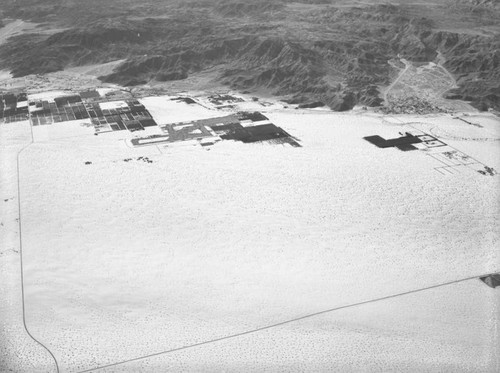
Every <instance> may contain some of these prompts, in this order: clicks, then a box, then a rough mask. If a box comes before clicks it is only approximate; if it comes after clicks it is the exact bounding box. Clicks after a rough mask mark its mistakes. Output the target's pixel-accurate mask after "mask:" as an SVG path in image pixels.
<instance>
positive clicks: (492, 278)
mask: <svg viewBox="0 0 500 373" xmlns="http://www.w3.org/2000/svg"><path fill="white" fill-rule="evenodd" d="M480 280H481V281H482V282H484V283H485V284H486V285H488V286H489V287H491V288H496V287H497V286H500V273H492V274H491V275H488V276H484V277H480Z"/></svg>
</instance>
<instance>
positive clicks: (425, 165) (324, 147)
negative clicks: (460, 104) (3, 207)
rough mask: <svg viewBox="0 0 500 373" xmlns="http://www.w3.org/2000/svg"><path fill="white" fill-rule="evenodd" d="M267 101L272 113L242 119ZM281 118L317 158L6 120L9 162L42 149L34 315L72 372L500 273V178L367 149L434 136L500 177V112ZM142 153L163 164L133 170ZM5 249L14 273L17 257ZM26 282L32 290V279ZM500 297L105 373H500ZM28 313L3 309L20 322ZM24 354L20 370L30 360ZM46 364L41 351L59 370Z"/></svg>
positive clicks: (36, 174) (317, 113) (296, 327)
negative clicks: (297, 372)
mask: <svg viewBox="0 0 500 373" xmlns="http://www.w3.org/2000/svg"><path fill="white" fill-rule="evenodd" d="M141 102H142V103H143V104H144V105H145V107H146V108H147V109H148V110H149V111H150V112H151V114H152V116H153V118H155V120H156V121H157V122H158V123H174V122H179V121H181V120H182V121H192V120H195V119H200V115H205V117H206V118H210V117H215V116H220V115H221V112H220V111H218V110H215V111H211V110H208V109H206V108H203V107H201V106H199V105H195V106H191V105H187V104H184V103H182V102H174V101H168V100H167V99H166V98H150V99H143V100H142V101H141ZM162 103H165V104H166V105H167V104H168V105H172V106H171V110H170V111H169V110H164V111H162ZM176 105H177V106H176ZM250 105H259V104H258V103H251V104H250V103H248V102H242V103H238V104H237V105H236V107H235V108H234V109H232V110H235V111H236V110H239V109H241V108H248V107H249V106H250ZM180 107H182V108H184V109H182V110H177V109H179V108H180ZM277 107H279V106H271V107H269V108H268V109H265V108H262V111H263V112H264V114H265V115H266V117H268V118H269V120H270V121H272V123H275V124H276V125H277V126H279V127H281V128H283V129H284V130H285V131H287V132H288V133H291V134H292V135H293V136H296V137H297V138H299V139H300V140H301V145H302V147H301V148H293V147H287V146H276V145H268V144H262V143H258V144H243V143H238V142H232V141H223V142H219V143H217V144H214V145H213V146H211V148H210V151H209V152H207V151H205V150H204V149H203V148H202V147H192V146H190V144H186V146H166V147H158V146H146V147H141V148H130V147H128V146H127V145H126V143H127V141H129V140H130V139H132V138H134V137H136V136H137V133H136V132H133V133H131V132H129V131H119V132H110V133H106V134H102V135H99V136H93V133H94V128H92V127H91V126H89V123H90V122H89V119H82V120H81V121H74V122H65V123H54V124H52V125H50V126H37V127H33V136H34V143H33V144H31V145H29V144H30V132H29V131H30V128H29V127H28V126H26V124H23V122H20V123H10V124H3V125H1V126H0V134H1V136H2V137H1V138H2V142H3V144H6V145H8V146H9V147H10V148H9V149H10V150H9V153H10V154H15V149H17V148H15V146H18V147H20V145H29V147H27V148H26V149H25V150H24V151H23V152H22V153H21V155H20V158H19V160H20V163H19V165H20V175H19V176H20V177H19V181H20V195H21V200H20V207H21V212H22V242H23V261H24V276H25V277H24V279H25V281H24V290H25V307H26V323H27V326H28V328H29V330H30V331H31V333H32V334H33V335H34V336H36V337H37V338H38V339H39V340H41V341H43V343H44V344H45V345H46V346H47V347H48V348H49V349H50V350H51V351H52V352H53V353H54V355H55V357H56V358H57V361H58V363H59V366H60V368H61V371H64V372H79V371H84V370H88V369H90V370H92V369H93V368H96V367H100V366H105V365H107V364H113V363H116V362H120V361H127V360H129V359H134V358H137V357H141V356H147V355H150V354H155V353H159V352H162V351H167V350H171V349H176V348H179V347H182V346H186V345H191V344H197V343H202V342H204V341H210V340H214V339H219V338H224V337H227V336H231V335H235V334H239V333H245V332H247V331H252V330H255V329H258V328H262V327H266V326H269V325H273V324H277V323H281V322H283V321H287V320H291V319H294V318H297V317H301V316H305V315H309V314H312V313H315V312H321V311H323V310H328V309H331V308H334V307H340V306H343V305H347V304H351V303H356V302H362V301H366V300H369V299H374V298H379V297H385V296H389V295H392V294H397V293H402V292H407V291H411V290H415V289H419V288H423V287H426V286H433V285H435V284H439V283H443V282H448V281H454V280H456V279H461V278H467V277H474V276H479V275H482V274H485V273H490V272H495V271H498V270H499V268H498V263H499V260H500V257H499V256H498V252H497V251H495V249H494V248H495V247H497V246H498V244H499V236H500V232H499V228H498V218H499V213H500V210H499V203H498V198H497V197H498V195H497V191H498V187H499V181H498V180H499V177H498V175H494V176H490V175H482V174H480V173H479V172H477V171H476V170H474V169H471V168H469V167H463V168H460V172H458V173H454V174H443V173H440V172H437V171H436V169H435V168H436V167H439V166H440V162H439V161H438V160H436V159H435V158H434V157H432V156H429V151H427V150H424V149H417V150H415V151H408V152H403V151H400V150H397V149H395V148H386V149H380V148H377V147H376V146H373V145H372V144H370V143H369V142H367V141H365V140H363V137H366V136H372V135H379V136H381V137H382V138H385V139H391V138H397V137H399V136H401V135H400V133H404V132H406V131H410V130H412V131H423V132H425V133H428V134H434V136H437V137H438V140H443V141H445V142H446V144H447V145H448V146H453V147H455V148H456V149H459V150H460V151H461V152H463V153H466V154H467V155H469V156H471V157H474V158H475V159H478V160H479V161H481V162H484V164H486V165H488V166H489V167H492V168H493V169H496V170H498V169H500V162H499V160H500V149H499V148H498V142H497V140H498V138H499V137H500V134H499V126H498V119H496V118H495V117H494V116H492V115H487V114H482V115H480V114H477V115H476V116H473V117H472V116H469V117H467V120H468V121H469V122H471V123H475V124H479V125H480V126H481V127H478V126H475V125H471V124H468V123H466V122H464V121H462V120H457V119H453V117H452V116H448V115H446V116H444V115H441V116H429V117H411V116H398V117H394V116H393V117H389V116H386V117H384V116H380V115H375V114H371V115H366V114H365V115H358V114H354V113H353V114H346V115H341V114H334V113H331V112H328V111H322V110H293V111H292V110H283V109H277ZM191 110H192V111H191ZM203 110H205V112H203ZM169 113H172V114H169ZM203 113H204V114H203ZM169 118H170V120H169ZM84 122H86V123H87V124H86V125H82V123H84ZM442 134H447V137H446V139H444V138H441V137H440V136H441V135H442ZM481 136H482V138H483V139H488V140H486V141H480V140H478V138H480V137H481ZM17 144H19V145H17ZM140 157H146V158H147V160H150V161H151V162H130V161H125V162H124V160H128V159H131V158H133V159H136V160H137V159H139V158H140ZM2 161H3V162H5V164H4V165H3V166H2V169H3V168H4V167H5V169H7V170H10V171H9V175H10V176H9V178H8V180H11V182H10V184H8V185H5V186H4V184H2V196H3V195H8V196H7V197H6V199H12V201H15V200H16V198H17V193H16V191H15V174H16V169H15V157H12V156H11V157H8V158H5V160H4V158H2ZM2 203H5V204H9V203H12V202H11V200H9V201H8V202H2ZM16 218H17V215H16V208H15V204H14V205H13V206H11V207H10V209H9V210H8V212H7V213H5V215H3V219H5V221H9V224H10V225H9V227H12V228H13V232H12V233H11V234H10V235H9V236H7V237H8V240H9V241H8V242H9V244H10V245H11V246H12V247H13V248H14V250H15V245H14V243H15V239H16V237H17V235H16V233H15V232H16V228H15V224H16V221H15V219H16ZM5 255H8V257H9V258H10V259H9V260H11V261H12V266H11V267H7V269H8V268H10V272H5V273H10V274H11V276H12V278H13V279H14V278H15V274H16V270H18V269H16V268H15V260H17V259H16V258H18V256H17V255H16V253H15V252H9V253H7V254H5ZM2 263H3V262H2ZM2 283H3V282H2ZM7 284H9V286H10V287H9V286H4V288H3V289H4V290H3V291H5V292H6V294H7V296H9V297H10V299H16V298H15V295H14V294H15V293H16V291H18V288H17V287H16V285H15V281H13V280H12V281H11V282H7ZM499 302H500V298H499V295H498V291H496V290H493V289H490V288H488V287H487V286H485V285H484V284H483V283H482V282H480V281H479V280H471V281H470V282H464V283H461V284H455V285H450V286H449V287H443V288H440V289H435V290H431V291H428V292H422V293H419V294H413V295H408V296H405V297H400V298H397V299H394V300H387V301H385V303H377V304H374V305H365V306H360V307H359V308H357V309H351V310H345V311H340V312H338V313H337V312H335V313H331V314H325V315H323V316H318V317H312V318H309V319H307V320H302V321H300V322H299V321H298V322H296V323H288V324H286V325H282V326H280V327H276V328H272V329H268V330H265V331H264V330H263V331H262V332H256V333H253V334H251V335H250V334H249V335H245V336H240V337H237V338H236V337H235V338H232V339H230V340H229V339H228V340H227V341H220V343H212V344H210V345H206V346H199V347H196V348H192V349H189V350H185V351H178V352H175V353H170V354H167V355H160V356H156V357H151V358H147V359H142V360H139V361H134V362H129V363H124V364H120V365H118V366H110V367H108V368H107V369H105V370H103V371H107V372H133V371H138V370H140V371H151V372H154V371H158V369H160V370H161V369H163V368H165V367H168V368H171V369H172V370H174V371H200V370H204V369H205V368H206V367H209V368H210V369H212V370H229V371H241V370H253V369H258V370H263V371H289V370H290V369H291V367H298V368H299V369H303V370H312V371H314V370H316V371H322V370H323V371H324V370H333V369H341V370H347V371H349V370H351V371H360V370H365V371H380V372H382V371H384V372H385V371H398V372H401V371H407V372H412V371H415V370H424V371H425V370H428V371H435V370H452V371H455V372H466V371H475V372H494V371H496V370H497V368H498V356H497V355H495V350H496V349H497V348H498V346H499V340H498V332H497V331H495V327H497V326H495V325H498V323H497V318H496V316H495V315H497V314H498V310H499V306H500V303H499ZM16 307H17V306H16V303H15V302H13V304H12V307H11V306H9V307H5V308H4V309H3V310H2V312H4V313H6V314H8V315H9V317H10V319H9V320H10V321H12V323H13V324H15V325H19V321H15V320H16V317H17V316H16V315H18V314H19V309H18V308H16ZM2 332H3V333H7V335H9V336H10V335H11V334H12V333H13V332H12V331H11V330H10V331H9V330H7V329H4V330H3V331H2ZM13 341H14V342H13V343H16V342H15V341H16V339H14V340H13ZM34 350H35V351H36V348H34ZM6 351H7V353H6V356H9V359H7V360H6V362H5V364H6V366H8V367H10V366H13V365H12V364H15V362H16V361H20V360H21V361H22V360H23V359H22V358H19V359H17V358H16V357H15V356H13V355H12V354H13V352H12V351H13V350H12V349H11V347H7V350H6ZM30 351H31V350H30ZM11 356H12V357H11ZM45 356H46V355H44V354H43V351H41V352H40V354H39V355H32V356H29V358H27V360H28V361H31V362H32V363H33V364H34V365H35V366H40V367H42V369H41V370H44V368H43V367H47V366H48V365H47V364H48V363H50V360H49V361H48V362H47V361H46V360H43V359H45ZM30 369H31V368H29V367H21V368H19V370H18V371H26V372H29V371H31V370H30Z"/></svg>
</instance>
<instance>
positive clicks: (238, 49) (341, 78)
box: [0, 0, 500, 110]
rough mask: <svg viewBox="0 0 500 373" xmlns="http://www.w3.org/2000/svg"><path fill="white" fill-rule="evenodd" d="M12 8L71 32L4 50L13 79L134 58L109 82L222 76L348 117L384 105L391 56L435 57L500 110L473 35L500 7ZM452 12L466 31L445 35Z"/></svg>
mask: <svg viewBox="0 0 500 373" xmlns="http://www.w3.org/2000/svg"><path fill="white" fill-rule="evenodd" d="M5 1H6V6H5V7H4V14H6V16H9V17H12V18H24V19H29V20H32V21H37V22H42V23H43V22H45V23H51V24H54V25H56V26H57V27H60V28H65V30H64V31H60V32H58V33H56V34H54V35H51V36H47V35H42V34H38V35H37V34H31V35H22V36H18V37H16V38H13V39H10V40H9V42H8V43H6V44H4V45H3V46H1V47H0V67H4V68H9V69H10V70H11V71H12V72H13V74H14V75H15V76H23V75H26V74H32V73H46V72H50V71H57V70H60V69H64V68H65V67H66V66H75V65H85V64H91V63H101V62H109V61H112V60H116V59H126V61H125V62H124V63H123V64H122V65H120V66H118V67H117V68H116V70H115V71H114V72H113V73H112V74H111V75H107V76H103V77H101V79H102V80H104V81H107V82H114V83H119V84H123V85H138V84H143V83H147V82H150V81H151V80H157V81H166V80H177V79H184V78H186V77H188V76H189V75H190V74H193V73H197V72H199V71H203V70H205V69H208V68H212V69H213V68H216V69H217V71H218V72H219V74H218V78H217V79H218V81H219V82H221V83H223V84H226V85H228V86H231V87H234V88H238V89H241V90H255V91H257V90H266V91H267V92H271V93H274V94H277V95H282V96H287V97H288V99H289V101H290V102H294V103H300V104H308V103H312V102H318V101H319V102H323V103H325V104H327V105H329V106H330V107H331V108H332V109H334V110H348V109H350V108H352V107H353V106H354V105H355V104H363V105H370V106H376V105H380V104H381V102H382V100H381V98H380V94H379V87H380V86H384V85H388V84H389V83H390V81H391V79H392V78H393V77H394V75H395V74H396V73H397V71H395V69H394V68H393V67H391V66H390V65H389V64H388V61H389V60H390V59H394V58H397V57H398V56H400V57H405V58H406V59H408V60H411V61H415V62H427V61H434V60H436V59H437V58H438V57H439V59H440V60H441V61H444V65H445V66H446V67H447V69H448V70H449V71H450V72H451V73H452V74H453V75H454V76H455V77H456V79H457V81H458V83H459V86H460V87H459V88H457V89H455V90H453V91H450V92H448V93H447V96H448V97H450V98H457V99H465V100H469V101H471V102H472V103H473V105H475V106H476V107H478V108H480V109H487V108H490V107H494V108H497V109H499V108H500V102H499V101H500V100H499V97H500V92H499V90H500V83H499V82H500V67H499V59H500V56H499V53H500V52H499V51H500V48H499V42H498V41H497V40H498V39H499V38H498V37H495V36H498V35H496V34H495V31H491V30H489V34H487V33H485V32H479V31H478V32H471V25H472V26H473V27H477V28H478V30H480V28H481V27H482V26H488V25H492V24H494V22H495V16H496V15H499V14H500V12H499V13H498V14H497V13H495V12H497V10H496V9H497V8H496V3H497V2H493V1H487V0H486V1H485V0H450V2H448V3H446V4H443V3H442V2H438V1H437V0H436V4H435V5H434V8H429V5H425V6H424V5H421V6H419V5H413V4H412V3H411V2H408V1H401V4H399V5H398V4H396V5H387V4H378V3H379V1H376V0H372V1H371V3H373V4H371V5H370V4H366V3H365V4H364V5H363V6H359V5H357V3H356V4H352V5H349V1H347V0H344V1H330V0H301V1H299V0H297V1H292V0H268V1H265V0H247V1H242V0H217V1H211V0H187V1H180V0H170V1H160V0H145V1H143V2H141V3H137V2H132V1H131V0H109V1H107V2H106V4H105V5H103V4H102V1H98V0H86V1H85V2H82V1H77V0H45V1H43V2H39V1H35V0H18V1H17V2H14V0H5ZM83 3H84V4H83ZM380 3H382V1H380ZM355 5H356V6H355ZM486 8H487V9H489V10H488V12H486V13H485V12H484V11H481V10H478V9H486ZM471 9H475V10H474V11H471ZM450 12H453V15H452V16H453V18H452V22H453V25H460V24H462V23H463V24H464V25H466V26H467V27H465V26H464V31H461V30H460V29H459V28H456V27H455V28H454V29H450V27H442V24H443V22H442V20H443V19H447V18H450V14H451V13H450ZM474 25H475V26H474ZM492 32H493V34H492Z"/></svg>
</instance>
